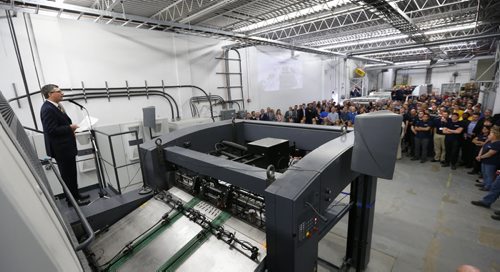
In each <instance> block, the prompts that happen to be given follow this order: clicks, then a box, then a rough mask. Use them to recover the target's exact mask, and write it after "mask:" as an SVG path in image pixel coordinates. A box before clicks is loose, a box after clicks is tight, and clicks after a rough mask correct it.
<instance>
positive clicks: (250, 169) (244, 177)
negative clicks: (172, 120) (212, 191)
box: [165, 146, 268, 195]
mask: <svg viewBox="0 0 500 272" xmlns="http://www.w3.org/2000/svg"><path fill="white" fill-rule="evenodd" d="M165 156H166V159H167V160H168V161H169V162H172V163H175V164H177V165H179V166H183V167H186V168H189V169H191V170H193V171H195V172H197V173H199V174H203V175H207V176H210V177H214V178H217V179H220V180H223V181H231V183H232V184H234V185H236V186H239V187H241V188H245V189H247V190H249V191H252V192H254V193H256V194H259V195H262V194H263V193H264V190H265V189H266V187H267V185H268V183H267V182H266V173H265V170H263V169H260V168H257V167H254V166H251V165H245V164H241V163H237V162H233V161H230V160H226V159H223V158H219V157H215V156H211V155H207V154H203V153H200V152H196V151H193V150H189V149H185V148H182V147H177V146H174V147H167V148H165Z"/></svg>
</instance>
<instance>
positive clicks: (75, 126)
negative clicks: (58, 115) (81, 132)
mask: <svg viewBox="0 0 500 272" xmlns="http://www.w3.org/2000/svg"><path fill="white" fill-rule="evenodd" d="M69 127H70V128H71V129H72V130H73V132H75V130H76V129H77V128H79V126H78V125H77V124H71V125H69Z"/></svg>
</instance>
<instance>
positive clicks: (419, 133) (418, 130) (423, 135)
mask: <svg viewBox="0 0 500 272" xmlns="http://www.w3.org/2000/svg"><path fill="white" fill-rule="evenodd" d="M419 115H422V113H420V114H419ZM429 119H430V116H429V114H428V113H423V115H422V119H418V120H417V121H416V122H415V124H414V125H413V126H412V127H411V129H412V131H413V133H415V157H413V158H412V159H411V160H412V161H414V160H418V159H420V163H424V162H426V161H427V150H428V149H429V141H430V139H431V135H432V133H431V129H432V126H431V122H430V121H429Z"/></svg>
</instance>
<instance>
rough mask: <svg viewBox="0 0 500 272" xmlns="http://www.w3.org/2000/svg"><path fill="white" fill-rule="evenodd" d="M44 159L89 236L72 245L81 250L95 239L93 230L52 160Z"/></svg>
mask: <svg viewBox="0 0 500 272" xmlns="http://www.w3.org/2000/svg"><path fill="white" fill-rule="evenodd" d="M46 161H47V162H48V163H49V164H50V167H51V168H52V171H54V174H55V175H56V177H57V180H58V181H59V183H61V186H62V188H63V191H64V194H65V195H66V198H67V199H69V201H70V202H71V204H72V205H73V208H74V209H75V211H76V214H77V215H78V217H79V218H80V221H81V222H82V225H83V228H84V230H85V232H86V233H87V235H88V236H89V237H88V238H87V239H85V241H83V242H81V243H79V244H77V245H76V246H75V245H73V247H74V249H75V250H76V251H79V250H82V249H84V248H86V247H87V246H88V245H89V244H90V243H91V242H92V241H94V239H95V234H94V230H93V229H92V227H91V226H90V224H89V221H87V218H86V217H85V215H83V212H82V210H81V209H80V207H79V206H78V203H76V200H75V198H74V197H73V195H72V194H71V192H70V191H69V189H68V187H67V186H66V184H65V183H64V181H63V179H62V178H61V175H60V174H59V172H58V171H56V168H55V167H54V164H53V163H52V160H51V159H50V158H49V159H46Z"/></svg>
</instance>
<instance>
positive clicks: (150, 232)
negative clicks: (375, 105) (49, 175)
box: [87, 112, 402, 272]
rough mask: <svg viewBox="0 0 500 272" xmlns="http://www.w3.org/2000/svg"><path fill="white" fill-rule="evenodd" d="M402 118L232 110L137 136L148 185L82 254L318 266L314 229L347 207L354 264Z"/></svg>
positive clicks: (361, 262)
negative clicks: (327, 119) (269, 117)
mask: <svg viewBox="0 0 500 272" xmlns="http://www.w3.org/2000/svg"><path fill="white" fill-rule="evenodd" d="M401 121H402V120H401V116H399V115H396V114H393V113H389V112H378V113H372V114H365V115H360V116H358V117H356V129H355V130H352V129H347V128H345V127H344V128H341V127H330V126H310V125H301V124H290V123H277V122H261V121H248V120H234V119H233V120H227V121H221V122H215V123H210V124H203V125H199V126H196V127H190V128H186V129H183V130H178V131H174V132H171V133H168V134H165V135H162V136H160V137H158V138H156V139H154V140H153V141H150V142H145V143H144V144H142V145H141V148H140V159H141V162H142V165H143V167H142V171H143V175H144V177H145V182H146V183H147V184H148V186H150V187H151V188H153V189H154V190H155V192H156V193H155V194H154V196H153V197H152V198H151V199H150V200H148V201H147V202H145V203H144V204H143V205H141V206H140V207H139V208H137V209H135V210H134V211H133V212H131V213H130V214H128V215H127V216H125V217H124V218H122V219H121V220H119V221H118V222H117V223H115V224H113V225H111V226H110V227H109V228H107V230H106V231H105V232H101V233H99V234H97V235H96V239H95V241H94V242H93V243H92V244H91V245H90V246H89V248H88V250H87V255H89V256H90V257H91V258H92V261H91V263H93V264H94V266H95V267H96V268H98V270H105V271H290V272H291V271H301V272H302V271H316V270H317V266H318V243H319V241H320V240H321V239H322V238H323V237H324V236H325V235H326V234H327V233H328V232H329V231H330V230H331V229H332V228H333V227H334V226H335V224H336V223H337V222H339V220H340V219H342V217H343V216H345V215H347V214H348V231H347V245H346V249H345V257H344V261H343V263H342V264H339V267H340V268H341V269H343V268H349V267H350V268H354V269H356V270H357V271H361V270H364V269H365V268H366V266H367V264H368V262H369V256H370V248H371V234H372V226H373V217H374V207H375V206H374V205H375V196H376V185H377V178H378V177H380V178H387V179H390V178H392V175H393V172H394V167H395V160H396V149H397V145H398V141H399V130H400V126H401V125H400V124H401ZM380 127H384V129H383V130H381V129H380ZM349 188H350V189H349ZM341 196H344V197H343V198H344V199H345V200H344V201H340V200H339V198H340V197H341Z"/></svg>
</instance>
